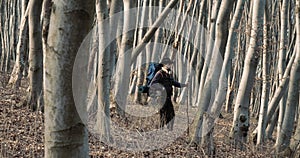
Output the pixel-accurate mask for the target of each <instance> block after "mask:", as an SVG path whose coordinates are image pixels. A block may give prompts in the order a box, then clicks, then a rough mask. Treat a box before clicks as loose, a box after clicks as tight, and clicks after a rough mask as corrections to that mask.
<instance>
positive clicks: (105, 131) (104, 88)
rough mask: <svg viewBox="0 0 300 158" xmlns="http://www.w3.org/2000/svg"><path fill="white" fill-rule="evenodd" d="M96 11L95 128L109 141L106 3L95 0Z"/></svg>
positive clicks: (101, 136)
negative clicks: (96, 71) (97, 51)
mask: <svg viewBox="0 0 300 158" xmlns="http://www.w3.org/2000/svg"><path fill="white" fill-rule="evenodd" d="M96 12H97V21H98V32H99V41H100V42H99V50H100V51H99V56H98V59H99V60H98V61H99V63H98V112H97V122H96V128H97V130H99V133H98V134H100V139H101V140H102V141H105V142H110V141H111V136H110V109H109V108H110V49H109V47H107V41H106V40H107V39H109V38H108V34H107V33H108V32H109V25H108V24H107V23H105V20H106V18H107V17H108V10H107V4H106V2H105V1H103V0H96Z"/></svg>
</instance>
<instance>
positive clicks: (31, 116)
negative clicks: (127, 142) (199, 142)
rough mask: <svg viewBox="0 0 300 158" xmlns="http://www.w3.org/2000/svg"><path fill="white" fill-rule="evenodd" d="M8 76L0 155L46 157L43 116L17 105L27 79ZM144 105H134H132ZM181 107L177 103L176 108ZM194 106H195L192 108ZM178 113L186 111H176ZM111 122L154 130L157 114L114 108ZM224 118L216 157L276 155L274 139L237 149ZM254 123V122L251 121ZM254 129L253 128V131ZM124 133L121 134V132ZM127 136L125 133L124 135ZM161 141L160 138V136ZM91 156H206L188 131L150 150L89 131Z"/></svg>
mask: <svg viewBox="0 0 300 158" xmlns="http://www.w3.org/2000/svg"><path fill="white" fill-rule="evenodd" d="M7 81H8V76H6V75H3V74H1V75H0V143H1V144H0V157H43V155H44V144H43V142H44V136H43V134H44V132H43V131H44V117H43V114H42V113H41V112H32V111H30V110H29V109H28V108H27V107H17V106H16V104H18V103H19V102H20V101H22V99H23V97H24V96H25V94H26V93H27V92H26V87H27V83H26V81H23V82H22V87H21V88H20V89H19V90H12V89H8V88H4V86H3V85H5V83H6V82H7ZM139 107H140V108H142V107H141V106H137V105H136V106H131V108H139ZM176 109H178V107H177V108H176ZM190 110H192V109H190ZM177 115H178V116H181V115H185V114H180V113H177ZM111 116H112V122H114V123H118V125H119V126H122V127H124V128H128V129H131V131H134V132H136V133H143V131H151V130H154V129H155V128H157V127H158V115H157V114H155V115H153V116H152V117H147V118H139V117H131V116H130V117H128V118H127V120H126V121H124V120H120V118H119V117H118V116H117V115H116V114H115V110H114V109H112V114H111ZM223 116H224V119H218V121H217V123H216V127H215V131H214V141H215V147H216V157H274V156H272V155H273V154H274V152H273V151H272V150H271V145H273V144H272V143H271V142H268V143H267V145H266V146H265V147H263V148H256V147H255V146H254V145H253V144H252V143H249V144H248V145H245V148H246V149H245V150H244V151H240V150H238V149H234V147H233V146H232V145H231V143H230V139H229V131H230V125H231V121H232V114H226V113H223ZM251 127H252V128H254V127H255V125H254V124H252V125H251ZM251 132H252V131H251ZM120 137H122V136H120ZM123 137H124V136H123ZM160 142H161V140H160ZM89 144H90V156H91V157H205V152H204V150H203V149H202V148H200V147H198V148H197V147H196V146H195V145H189V143H188V141H187V132H184V133H183V134H181V135H179V136H177V139H175V141H174V142H172V143H170V144H167V145H166V146H165V147H163V148H160V149H155V150H151V151H137V152H133V151H126V150H120V149H118V148H115V147H112V146H108V145H106V144H104V143H101V142H100V141H98V139H97V138H96V137H95V136H93V135H90V139H89Z"/></svg>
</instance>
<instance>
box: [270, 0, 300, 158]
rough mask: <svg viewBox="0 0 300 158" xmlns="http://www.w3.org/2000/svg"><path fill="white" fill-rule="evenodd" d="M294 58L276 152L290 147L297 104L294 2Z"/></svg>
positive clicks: (299, 5)
mask: <svg viewBox="0 0 300 158" xmlns="http://www.w3.org/2000/svg"><path fill="white" fill-rule="evenodd" d="M295 10H296V13H295V17H296V39H297V40H296V43H297V45H296V57H295V61H294V63H293V66H292V69H291V75H290V82H289V87H288V96H287V103H286V110H285V113H284V119H283V122H282V129H281V131H280V133H279V136H278V137H279V138H278V139H277V141H276V144H275V146H276V151H277V152H281V151H283V150H284V149H286V148H287V147H288V146H289V145H290V139H291V136H292V133H293V131H294V122H295V121H294V120H295V114H296V109H297V107H298V104H299V81H300V49H299V46H300V45H299V42H300V2H299V0H297V1H296V7H295Z"/></svg>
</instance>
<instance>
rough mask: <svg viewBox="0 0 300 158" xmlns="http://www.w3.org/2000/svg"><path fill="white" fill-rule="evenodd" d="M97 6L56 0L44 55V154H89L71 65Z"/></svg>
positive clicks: (86, 133) (89, 0) (77, 1)
mask: <svg viewBox="0 0 300 158" xmlns="http://www.w3.org/2000/svg"><path fill="white" fill-rule="evenodd" d="M94 6H95V1H93V0H88V1H86V0H76V1H60V0H57V1H53V8H52V12H51V18H50V25H49V34H48V40H47V46H46V52H45V56H44V61H47V64H46V65H45V66H44V68H45V69H44V76H45V78H44V97H45V98H44V99H45V157H64V158H68V157H69V158H73V157H88V154H89V151H88V132H87V128H86V127H85V125H84V123H83V121H82V120H81V119H80V117H79V115H78V112H77V110H76V107H75V103H74V99H73V95H72V69H73V64H74V61H75V57H76V54H77V51H78V48H79V46H80V44H81V43H82V41H83V39H84V37H85V36H86V35H87V33H88V31H89V30H90V29H91V26H92V22H93V18H94ZM54 8H55V9H54ZM83 24H84V25H83Z"/></svg>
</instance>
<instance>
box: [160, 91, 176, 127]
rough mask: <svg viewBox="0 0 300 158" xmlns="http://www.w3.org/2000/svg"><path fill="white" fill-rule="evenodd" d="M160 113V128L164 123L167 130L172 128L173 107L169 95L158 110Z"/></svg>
mask: <svg viewBox="0 0 300 158" xmlns="http://www.w3.org/2000/svg"><path fill="white" fill-rule="evenodd" d="M159 114H160V128H161V129H163V128H164V126H165V125H167V128H168V129H169V130H173V125H174V117H175V112H174V107H173V104H172V101H171V97H168V98H167V99H166V102H165V104H164V105H163V107H162V108H161V109H160V111H159Z"/></svg>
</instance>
